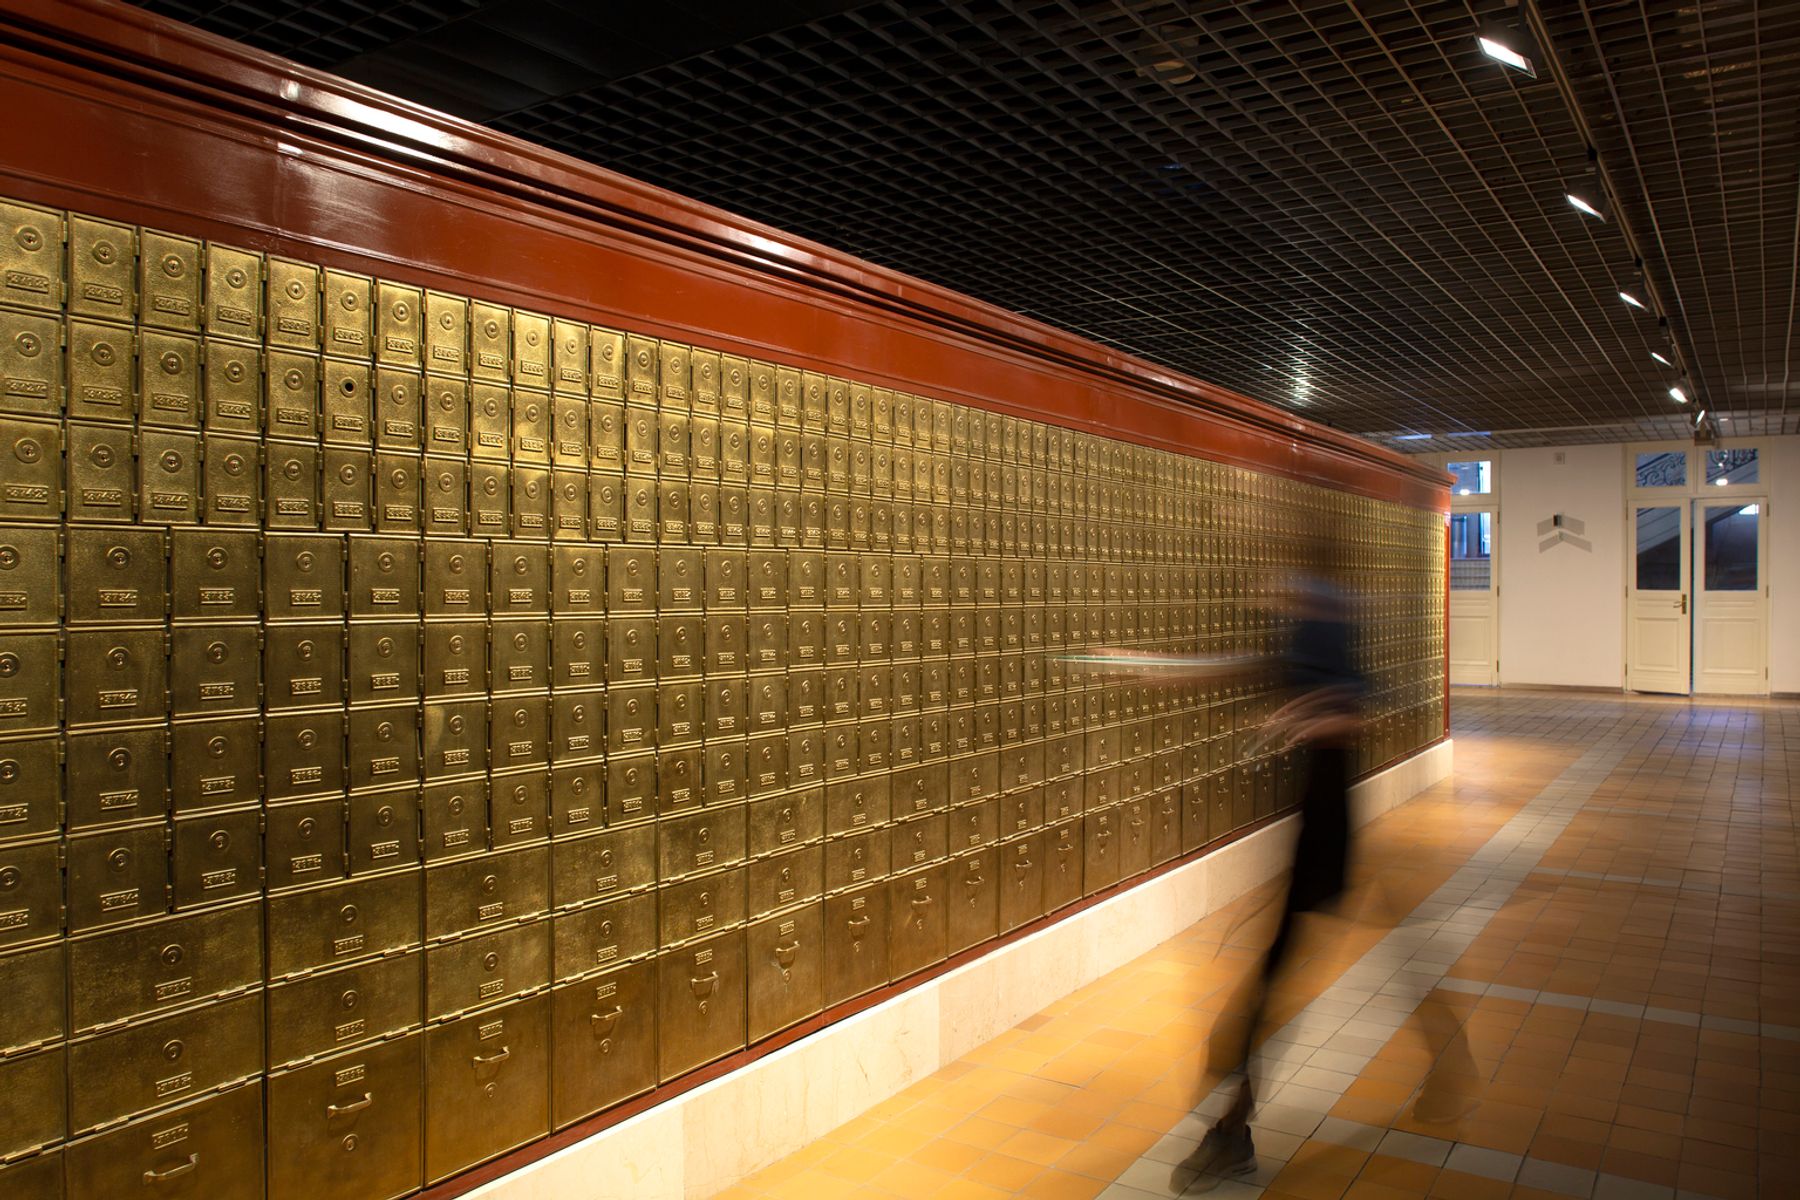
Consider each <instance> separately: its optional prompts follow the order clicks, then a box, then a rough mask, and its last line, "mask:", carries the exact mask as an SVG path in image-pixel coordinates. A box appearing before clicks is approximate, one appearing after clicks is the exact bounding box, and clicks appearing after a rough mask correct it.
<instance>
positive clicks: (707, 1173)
mask: <svg viewBox="0 0 1800 1200" xmlns="http://www.w3.org/2000/svg"><path fill="white" fill-rule="evenodd" d="M1453 758H1454V751H1453V748H1452V743H1451V742H1450V741H1448V740H1446V741H1443V742H1441V743H1439V744H1438V745H1436V746H1433V747H1431V748H1429V749H1427V750H1424V751H1421V752H1420V753H1418V754H1415V755H1413V756H1412V757H1411V758H1408V759H1406V760H1404V761H1402V762H1399V763H1396V764H1394V765H1393V766H1391V767H1389V768H1388V769H1387V770H1385V771H1383V772H1381V773H1380V774H1378V775H1375V776H1372V777H1370V778H1369V779H1366V780H1364V781H1362V782H1361V783H1359V784H1357V785H1356V787H1355V788H1353V789H1352V790H1351V819H1352V821H1353V822H1354V823H1355V824H1356V825H1363V824H1366V823H1367V822H1369V821H1372V820H1374V819H1375V818H1376V817H1378V816H1380V815H1381V814H1382V813H1385V812H1387V811H1388V810H1390V809H1392V808H1394V807H1395V806H1396V805H1398V804H1401V803H1403V802H1404V801H1406V800H1408V799H1410V798H1411V797H1413V796H1415V795H1417V794H1418V793H1420V792H1422V791H1424V790H1425V789H1426V788H1428V787H1430V786H1431V785H1432V784H1434V783H1436V782H1438V781H1439V780H1441V779H1444V778H1447V777H1448V776H1449V775H1450V771H1451V765H1452V762H1453ZM1294 827H1295V822H1294V819H1293V818H1291V817H1290V818H1286V819H1283V820H1281V821H1277V822H1275V823H1274V824H1272V825H1268V826H1265V827H1264V828H1262V829H1259V830H1257V831H1256V832H1255V833H1253V834H1251V835H1249V836H1248V837H1244V838H1241V839H1239V840H1238V841H1235V842H1233V843H1231V844H1230V845H1228V846H1225V847H1223V848H1222V849H1219V850H1216V851H1214V852H1212V853H1211V854H1208V855H1206V856H1205V857H1204V858H1200V859H1197V860H1195V861H1194V862H1190V863H1185V864H1183V865H1182V866H1180V867H1177V868H1175V869H1174V870H1172V871H1168V872H1165V873H1164V874H1162V875H1159V876H1157V877H1156V878H1154V879H1151V880H1149V881H1147V882H1145V883H1142V884H1139V885H1138V886H1136V887H1133V888H1131V889H1129V890H1128V891H1125V892H1122V893H1120V894H1119V895H1116V896H1113V897H1111V898H1109V899H1107V900H1105V901H1104V902H1102V903H1100V904H1096V905H1094V906H1093V907H1092V908H1087V909H1083V910H1082V911H1081V912H1078V913H1076V914H1074V915H1073V916H1070V917H1068V918H1067V919H1065V920H1062V921H1058V922H1057V923H1055V924H1054V925H1051V926H1049V927H1047V928H1045V929H1041V930H1038V931H1037V932H1036V933H1033V934H1030V935H1028V936H1026V937H1023V938H1020V939H1019V940H1018V941H1015V942H1010V943H1008V944H1007V945H1005V946H1002V947H1000V948H999V949H997V950H995V951H993V952H991V953H989V954H985V955H983V956H982V957H980V958H978V959H976V960H975V961H973V962H970V963H966V964H964V965H963V966H961V967H958V968H957V969H955V970H953V971H949V972H947V973H945V974H943V975H940V976H939V977H937V978H936V979H933V980H930V981H928V982H926V983H923V984H920V985H919V986H918V987H915V988H912V989H911V990H909V991H907V992H905V993H902V994H901V995H899V996H895V997H894V998H893V999H891V1000H888V1001H885V1002H884V1003H882V1004H879V1005H876V1006H875V1007H874V1008H870V1009H867V1010H866V1011H864V1012H860V1013H858V1014H856V1015H855V1016H853V1017H849V1018H847V1019H845V1020H843V1021H839V1022H837V1023H835V1024H833V1025H829V1026H827V1027H826V1028H824V1029H821V1030H819V1031H818V1032H817V1033H814V1034H812V1035H811V1036H809V1037H806V1038H802V1039H801V1040H800V1041H798V1042H795V1043H793V1044H792V1045H790V1046H785V1047H783V1048H782V1049H780V1050H777V1051H775V1052H774V1053H772V1054H768V1055H766V1056H764V1057H763V1058H760V1059H758V1060H756V1061H755V1062H753V1063H751V1064H750V1065H748V1066H746V1067H744V1068H742V1069H741V1070H738V1071H734V1072H732V1073H731V1074H730V1075H727V1076H725V1077H723V1078H721V1079H716V1080H713V1081H712V1082H711V1083H707V1084H703V1085H702V1086H700V1087H698V1088H695V1089H694V1090H693V1091H691V1092H686V1093H683V1094H682V1095H680V1096H676V1097H674V1098H673V1099H671V1100H669V1101H668V1102H666V1103H664V1104H660V1105H658V1106H657V1107H655V1108H653V1109H651V1110H650V1111H648V1112H645V1113H642V1114H640V1115H638V1116H636V1117H633V1118H631V1119H630V1120H627V1121H623V1122H621V1123H620V1124H618V1125H615V1126H613V1127H612V1128H610V1129H606V1130H602V1131H601V1132H599V1133H597V1134H595V1135H594V1136H593V1137H591V1138H587V1139H585V1140H583V1141H580V1142H577V1143H576V1144H575V1145H573V1146H569V1147H567V1148H565V1149H563V1150H559V1151H557V1152H556V1153H555V1154H552V1155H550V1156H548V1157H546V1158H543V1159H540V1160H539V1161H537V1162H535V1163H531V1164H528V1165H527V1166H524V1167H521V1168H520V1169H519V1170H517V1171H514V1172H513V1173H511V1174H510V1175H507V1176H505V1177H503V1178H501V1179H497V1180H495V1181H494V1182H492V1183H490V1184H487V1185H485V1186H484V1187H481V1188H479V1189H477V1190H476V1191H474V1192H473V1193H471V1196H472V1197H479V1198H480V1200H701V1198H703V1197H707V1196H711V1195H713V1194H714V1193H716V1192H719V1191H721V1190H723V1189H724V1188H727V1187H729V1186H731V1185H732V1184H733V1183H736V1182H737V1181H738V1180H740V1179H742V1178H744V1177H745V1176H746V1175H749V1174H751V1173H752V1172H754V1171H757V1170H759V1169H761V1168H762V1167H764V1166H767V1165H768V1164H769V1163H772V1162H775V1161H777V1160H778V1159H781V1158H784V1157H786V1156H787V1155H789V1154H792V1153H793V1152H794V1151H796V1150H798V1149H800V1148H801V1147H802V1146H805V1145H807V1144H809V1143H811V1142H813V1141H816V1140H817V1139H818V1138H820V1137H822V1136H823V1135H825V1134H826V1133H829V1132H830V1131H831V1130H833V1129H835V1128H837V1127H838V1126H839V1125H842V1124H843V1123H844V1122H846V1121H848V1120H850V1119H851V1118H853V1117H855V1116H857V1115H858V1114H860V1113H862V1112H863V1111H865V1110H866V1109H868V1108H870V1107H871V1106H873V1105H875V1104H878V1103H880V1102H881V1101H882V1100H885V1099H887V1098H888V1097H889V1096H892V1095H893V1094H895V1093H896V1092H898V1091H900V1090H902V1089H903V1088H905V1087H907V1086H908V1085H909V1084H911V1083H913V1082H915V1081H916V1080H919V1079H922V1078H924V1077H925V1076H927V1075H930V1074H931V1073H932V1072H934V1071H936V1070H937V1069H938V1068H939V1067H941V1066H944V1065H945V1064H947V1063H951V1062H954V1061H956V1060H957V1059H959V1058H961V1057H962V1056H963V1055H965V1054H967V1053H968V1052H969V1051H971V1050H973V1049H974V1048H975V1047H977V1046H979V1045H981V1044H982V1043H984V1042H986V1041H988V1040H990V1039H992V1038H993V1037H995V1036H996V1035H998V1034H999V1033H1001V1032H1003V1031H1004V1030H1007V1029H1010V1028H1012V1027H1013V1026H1014V1025H1017V1024H1018V1023H1019V1022H1020V1021H1022V1020H1024V1019H1025V1018H1026V1017H1029V1016H1031V1015H1032V1014H1033V1013H1036V1012H1039V1011H1041V1010H1043V1009H1044V1008H1045V1007H1047V1006H1048V1005H1050V1004H1051V1003H1053V1002H1054V1001H1056V1000H1058V999H1060V998H1062V997H1063V996H1066V995H1068V994H1069V993H1070V992H1072V991H1074V990H1075V989H1076V988H1078V987H1081V986H1082V985H1084V984H1086V983H1089V982H1091V981H1093V980H1095V979H1098V978H1099V977H1100V976H1102V975H1105V974H1107V973H1108V972H1109V971H1113V970H1115V969H1117V968H1119V967H1121V966H1123V965H1124V964H1125V963H1127V962H1129V961H1131V960H1132V959H1134V958H1136V957H1137V956H1138V955H1140V954H1143V953H1145V952H1147V951H1149V950H1150V949H1152V948H1153V947H1155V946H1157V945H1158V944H1160V943H1162V942H1164V941H1166V940H1168V939H1169V938H1171V937H1173V936H1175V935H1176V934H1177V933H1179V932H1181V931H1182V930H1183V929H1186V928H1187V927H1188V926H1189V925H1192V924H1193V923H1194V922H1196V921H1198V920H1200V919H1201V918H1202V917H1205V916H1206V915H1207V914H1208V913H1211V912H1214V911H1216V910H1217V909H1219V908H1220V907H1222V906H1223V905H1225V904H1228V903H1230V902H1231V901H1232V900H1235V899H1236V898H1237V897H1239V896H1241V895H1243V894H1244V893H1245V892H1247V891H1249V890H1250V889H1251V888H1254V887H1256V886H1257V885H1259V884H1261V883H1263V882H1265V881H1267V880H1268V879H1270V878H1272V877H1273V876H1274V875H1275V874H1276V873H1277V872H1278V871H1279V870H1281V869H1282V866H1283V864H1284V863H1285V861H1286V854H1287V849H1288V844H1289V842H1290V841H1291V839H1292V838H1293V836H1294Z"/></svg>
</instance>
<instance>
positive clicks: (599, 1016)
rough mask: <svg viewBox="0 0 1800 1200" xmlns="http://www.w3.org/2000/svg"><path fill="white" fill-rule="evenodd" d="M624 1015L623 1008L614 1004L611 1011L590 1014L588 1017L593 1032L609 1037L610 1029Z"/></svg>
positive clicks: (612, 1028) (611, 1029) (610, 1034)
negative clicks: (591, 1023)
mask: <svg viewBox="0 0 1800 1200" xmlns="http://www.w3.org/2000/svg"><path fill="white" fill-rule="evenodd" d="M624 1015H625V1010H624V1009H623V1008H620V1007H617V1006H615V1007H614V1008H613V1010H612V1011H611V1012H606V1013H593V1014H590V1017H589V1019H590V1020H592V1021H593V1023H594V1032H595V1033H597V1034H599V1035H600V1036H601V1037H611V1036H612V1031H613V1030H614V1029H615V1028H616V1027H617V1026H618V1024H619V1018H620V1017H622V1016H624Z"/></svg>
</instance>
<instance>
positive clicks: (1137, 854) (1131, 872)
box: [1118, 796, 1153, 879]
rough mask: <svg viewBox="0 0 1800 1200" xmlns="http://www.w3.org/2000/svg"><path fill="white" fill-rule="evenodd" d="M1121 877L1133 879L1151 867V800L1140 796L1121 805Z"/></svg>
mask: <svg viewBox="0 0 1800 1200" xmlns="http://www.w3.org/2000/svg"><path fill="white" fill-rule="evenodd" d="M1118 811H1119V834H1120V837H1119V877H1120V878H1121V879H1131V878H1133V877H1134V876H1137V875H1142V874H1143V873H1144V872H1145V871H1148V870H1149V869H1150V863H1151V855H1152V846H1151V841H1152V837H1153V834H1152V829H1151V811H1150V800H1149V798H1148V797H1144V796H1140V797H1138V798H1136V799H1134V800H1127V801H1126V802H1125V803H1123V804H1121V805H1120V806H1119V810H1118Z"/></svg>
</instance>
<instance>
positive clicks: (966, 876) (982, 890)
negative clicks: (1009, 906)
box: [947, 846, 1000, 954]
mask: <svg viewBox="0 0 1800 1200" xmlns="http://www.w3.org/2000/svg"><path fill="white" fill-rule="evenodd" d="M948 875H949V882H948V884H947V887H948V889H949V893H950V897H949V908H950V916H949V951H950V953H951V954H955V953H956V952H957V951H958V950H963V949H966V948H967V947H969V946H973V945H976V944H978V943H980V942H985V941H987V940H988V939H990V938H992V937H993V936H994V935H995V934H996V933H998V932H999V921H1000V910H999V898H1000V878H999V851H998V849H997V848H996V847H993V846H988V847H986V848H984V849H981V850H977V851H975V852H973V853H970V854H965V855H963V856H962V857H961V858H957V859H954V860H952V861H951V863H950V865H949V868H948Z"/></svg>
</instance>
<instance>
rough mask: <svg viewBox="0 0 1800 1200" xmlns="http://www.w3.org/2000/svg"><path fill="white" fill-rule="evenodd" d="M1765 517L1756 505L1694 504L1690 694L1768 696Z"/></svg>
mask: <svg viewBox="0 0 1800 1200" xmlns="http://www.w3.org/2000/svg"><path fill="white" fill-rule="evenodd" d="M1766 511H1767V505H1766V502H1765V501H1762V500H1760V499H1742V498H1739V497H1735V496H1734V497H1733V498H1732V499H1730V500H1728V501H1724V502H1708V501H1706V500H1696V501H1694V529H1695V533H1696V535H1697V541H1698V545H1697V546H1696V547H1695V549H1696V551H1697V553H1696V554H1695V555H1694V567H1693V570H1694V599H1695V609H1694V690H1695V691H1699V692H1713V693H1724V694H1729V695H1735V696H1760V695H1766V694H1767V693H1768V690H1769V676H1768V662H1769V656H1768V644H1769V604H1768V580H1767V579H1765V578H1764V575H1765V558H1766V554H1765V550H1766V548H1767V546H1768V522H1767V520H1766V519H1765V516H1766Z"/></svg>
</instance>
